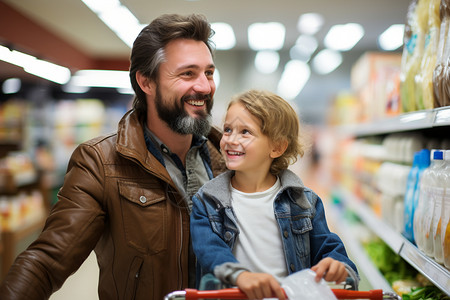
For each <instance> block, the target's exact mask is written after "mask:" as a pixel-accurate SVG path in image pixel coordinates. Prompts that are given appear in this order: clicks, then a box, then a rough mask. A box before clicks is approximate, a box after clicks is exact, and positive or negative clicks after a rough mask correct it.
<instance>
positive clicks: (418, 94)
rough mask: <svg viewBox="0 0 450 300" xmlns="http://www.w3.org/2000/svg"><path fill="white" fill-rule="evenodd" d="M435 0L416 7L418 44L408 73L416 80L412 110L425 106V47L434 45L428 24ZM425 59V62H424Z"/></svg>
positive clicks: (421, 1)
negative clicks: (431, 7) (432, 3)
mask: <svg viewBox="0 0 450 300" xmlns="http://www.w3.org/2000/svg"><path fill="white" fill-rule="evenodd" d="M432 1H433V0H420V1H419V2H418V4H417V7H416V15H417V29H416V32H417V44H416V48H415V49H414V54H413V57H412V64H411V68H410V70H409V72H410V74H408V73H407V78H409V77H413V78H414V82H413V83H412V85H413V89H412V90H411V91H413V95H412V96H413V97H414V108H412V109H411V110H421V109H423V108H424V105H423V92H424V91H423V80H424V74H423V73H424V72H425V71H426V70H424V69H423V68H424V67H425V66H424V63H425V62H426V61H427V60H428V57H426V56H425V49H426V48H429V47H430V46H432V45H431V44H430V42H431V40H430V31H429V26H428V20H429V11H430V9H429V8H430V6H431V2H432ZM424 60H425V62H424Z"/></svg>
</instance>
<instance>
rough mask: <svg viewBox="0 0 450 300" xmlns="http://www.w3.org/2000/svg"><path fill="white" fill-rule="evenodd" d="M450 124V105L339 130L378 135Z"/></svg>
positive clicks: (359, 134) (355, 133)
mask: <svg viewBox="0 0 450 300" xmlns="http://www.w3.org/2000/svg"><path fill="white" fill-rule="evenodd" d="M439 126H450V106H446V107H440V108H436V109H431V110H421V111H415V112H410V113H405V114H401V115H399V116H395V117H390V118H386V119H382V120H378V121H374V122H369V123H362V124H355V125H345V126H340V127H339V131H340V132H342V133H343V134H346V135H352V136H369V135H380V134H387V133H393V132H402V131H413V130H421V129H428V128H433V127H439Z"/></svg>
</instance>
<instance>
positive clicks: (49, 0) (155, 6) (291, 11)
mask: <svg viewBox="0 0 450 300" xmlns="http://www.w3.org/2000/svg"><path fill="white" fill-rule="evenodd" d="M3 1H4V2H6V3H8V4H9V5H11V6H13V7H14V8H16V9H18V10H19V11H21V12H22V13H23V14H25V15H27V16H29V17H30V18H31V19H33V20H34V21H37V22H38V23H41V24H42V25H43V26H45V27H47V28H48V29H49V30H51V31H53V32H54V33H56V34H57V35H59V36H60V37H62V38H63V39H65V40H67V41H69V42H70V43H72V44H73V45H74V47H77V48H79V49H80V50H82V51H85V52H86V53H87V54H89V55H92V56H95V57H118V56H119V57H128V55H129V50H130V49H129V48H128V47H127V46H126V45H125V44H124V43H123V42H122V41H121V40H120V39H119V38H117V37H116V36H115V34H114V33H113V32H112V31H111V30H109V29H108V28H107V27H106V25H104V24H103V23H102V21H101V20H99V19H98V18H97V17H96V16H95V14H94V13H92V12H91V11H90V10H89V9H88V8H87V7H86V6H85V5H84V3H83V2H81V0H58V1H55V0H3ZM121 2H122V3H123V4H124V5H125V6H127V7H128V9H129V10H130V11H131V12H132V13H134V14H135V16H136V17H137V18H138V19H139V21H140V22H141V23H142V24H147V23H149V22H151V20H152V19H154V18H155V17H157V16H159V15H160V14H163V13H181V14H187V13H194V12H195V13H202V14H204V15H206V17H207V18H208V20H209V21H210V22H218V21H221V22H226V23H229V24H231V26H232V27H233V28H234V31H235V33H236V36H237V47H236V48H238V49H241V48H248V45H247V40H246V34H247V27H248V26H249V25H250V24H251V23H253V22H268V21H278V22H281V23H283V24H284V25H285V26H286V28H287V30H286V42H285V48H287V49H288V48H290V47H291V46H292V45H293V44H294V43H295V40H296V39H297V37H298V34H299V33H298V31H297V29H296V23H297V20H298V17H299V16H300V15H301V14H303V13H307V12H317V13H320V14H322V15H323V16H324V18H325V24H324V26H323V29H322V30H321V31H320V32H319V33H318V34H317V37H318V38H319V41H321V40H323V37H324V35H325V34H326V32H327V31H328V29H329V28H330V27H331V26H332V25H333V24H344V23H348V22H356V23H360V24H361V25H363V27H364V29H365V31H366V35H365V36H364V38H363V39H362V40H361V41H360V42H359V43H358V45H357V46H356V47H355V50H361V49H362V50H376V49H377V43H376V38H377V36H378V35H379V34H380V33H382V32H383V31H384V30H385V29H386V28H387V27H388V26H389V25H391V24H394V23H404V21H405V17H406V11H407V7H408V5H409V3H410V0H376V1H374V0H341V1H339V0H313V1H311V0H277V1H274V0H227V1H220V0H197V1H186V0H160V1H155V0H121Z"/></svg>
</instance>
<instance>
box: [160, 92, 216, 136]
mask: <svg viewBox="0 0 450 300" xmlns="http://www.w3.org/2000/svg"><path fill="white" fill-rule="evenodd" d="M205 98H206V100H205V101H206V112H204V111H198V112H197V115H198V117H197V118H194V117H191V116H190V115H189V114H188V113H187V112H186V111H185V110H184V102H185V101H186V100H188V99H205ZM172 103H173V106H171V107H169V106H168V105H167V104H170V102H168V101H166V102H165V101H163V98H162V96H161V93H160V90H159V88H157V89H156V96H155V104H156V110H157V112H158V115H159V117H160V118H161V120H163V121H164V122H166V124H167V125H168V126H169V127H170V129H172V130H173V131H175V132H177V133H179V134H183V135H185V134H196V135H201V136H207V135H208V133H209V131H210V130H211V109H212V99H211V95H209V94H208V95H201V94H195V95H189V96H183V97H182V98H181V100H180V101H172Z"/></svg>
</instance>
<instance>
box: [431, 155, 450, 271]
mask: <svg viewBox="0 0 450 300" xmlns="http://www.w3.org/2000/svg"><path fill="white" fill-rule="evenodd" d="M443 158H444V159H443V163H442V165H441V167H440V168H439V169H437V170H436V174H435V176H436V187H435V193H434V196H435V198H434V214H433V221H432V229H431V232H432V235H433V256H434V259H435V260H436V262H438V263H440V264H443V263H444V253H443V245H442V238H441V236H442V233H441V231H442V230H441V226H442V208H443V207H444V197H445V182H446V177H447V176H448V173H447V171H448V170H447V166H448V164H449V162H450V151H443Z"/></svg>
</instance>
